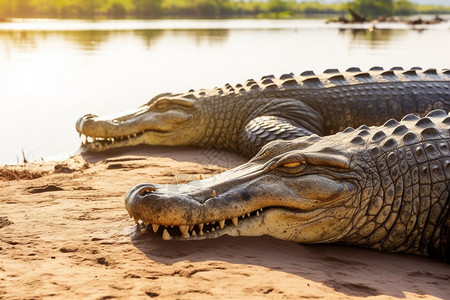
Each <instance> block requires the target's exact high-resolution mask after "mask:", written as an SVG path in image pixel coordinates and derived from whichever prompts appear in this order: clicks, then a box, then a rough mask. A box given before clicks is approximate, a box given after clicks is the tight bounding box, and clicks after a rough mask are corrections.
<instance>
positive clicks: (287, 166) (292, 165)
mask: <svg viewBox="0 0 450 300" xmlns="http://www.w3.org/2000/svg"><path fill="white" fill-rule="evenodd" d="M299 165H301V163H300V162H299V161H296V162H291V163H286V164H283V165H282V166H283V167H285V168H295V167H298V166H299Z"/></svg>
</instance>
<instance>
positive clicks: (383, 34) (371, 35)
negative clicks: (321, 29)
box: [339, 28, 406, 46]
mask: <svg viewBox="0 0 450 300" xmlns="http://www.w3.org/2000/svg"><path fill="white" fill-rule="evenodd" d="M339 34H342V35H350V36H351V37H352V40H354V41H367V42H371V43H370V44H371V45H373V46H377V45H379V42H380V41H382V42H388V41H390V40H392V39H395V38H399V37H401V36H402V35H405V34H406V31H405V30H393V29H372V30H368V29H353V28H352V29H343V28H341V29H339Z"/></svg>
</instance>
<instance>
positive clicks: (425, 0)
mask: <svg viewBox="0 0 450 300" xmlns="http://www.w3.org/2000/svg"><path fill="white" fill-rule="evenodd" d="M305 1H306V0H303V1H299V2H305ZM409 1H410V2H415V3H419V4H437V5H449V6H450V0H409ZM318 2H321V3H336V2H349V1H346V0H318Z"/></svg>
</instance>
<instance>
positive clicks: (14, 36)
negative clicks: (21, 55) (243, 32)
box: [0, 29, 230, 51]
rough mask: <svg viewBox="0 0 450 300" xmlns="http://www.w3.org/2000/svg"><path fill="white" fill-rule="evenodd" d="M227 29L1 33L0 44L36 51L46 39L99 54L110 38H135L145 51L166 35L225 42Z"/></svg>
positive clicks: (198, 41)
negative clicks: (137, 38) (59, 41)
mask: <svg viewBox="0 0 450 300" xmlns="http://www.w3.org/2000/svg"><path fill="white" fill-rule="evenodd" d="M229 31H230V30H228V29H197V30H184V29H178V30H164V29H161V30H158V29H154V30H153V29H152V30H134V31H105V30H80V31H30V30H26V31H0V42H1V43H2V44H4V45H10V46H13V47H15V48H17V49H19V50H22V51H24V50H27V49H28V50H32V49H36V48H37V47H38V45H39V43H40V42H45V41H47V40H48V39H49V38H54V39H57V40H59V39H61V38H62V39H63V40H65V41H67V42H69V43H71V44H75V45H77V46H78V49H79V50H82V51H95V50H98V49H99V48H100V47H101V46H102V45H103V44H104V43H107V42H109V41H110V40H111V39H112V38H113V39H116V40H119V39H123V40H125V39H126V38H128V37H130V36H131V35H134V36H136V37H139V38H141V39H142V41H143V42H144V45H145V46H146V48H147V49H150V48H151V47H152V46H153V45H154V44H155V42H156V41H157V40H158V39H161V38H163V37H165V36H166V35H169V34H170V35H172V36H173V37H174V38H180V37H189V38H192V39H193V40H194V41H195V43H196V44H197V45H199V44H201V43H203V42H207V43H208V44H210V45H213V44H220V43H224V42H226V40H227V38H228V36H229Z"/></svg>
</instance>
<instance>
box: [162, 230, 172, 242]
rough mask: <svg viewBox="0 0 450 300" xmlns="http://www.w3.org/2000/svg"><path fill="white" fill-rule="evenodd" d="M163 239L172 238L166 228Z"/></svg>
mask: <svg viewBox="0 0 450 300" xmlns="http://www.w3.org/2000/svg"><path fill="white" fill-rule="evenodd" d="M162 239H163V240H165V241H168V240H171V239H172V237H171V236H170V233H169V232H168V231H167V229H164V231H163V235H162Z"/></svg>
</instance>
